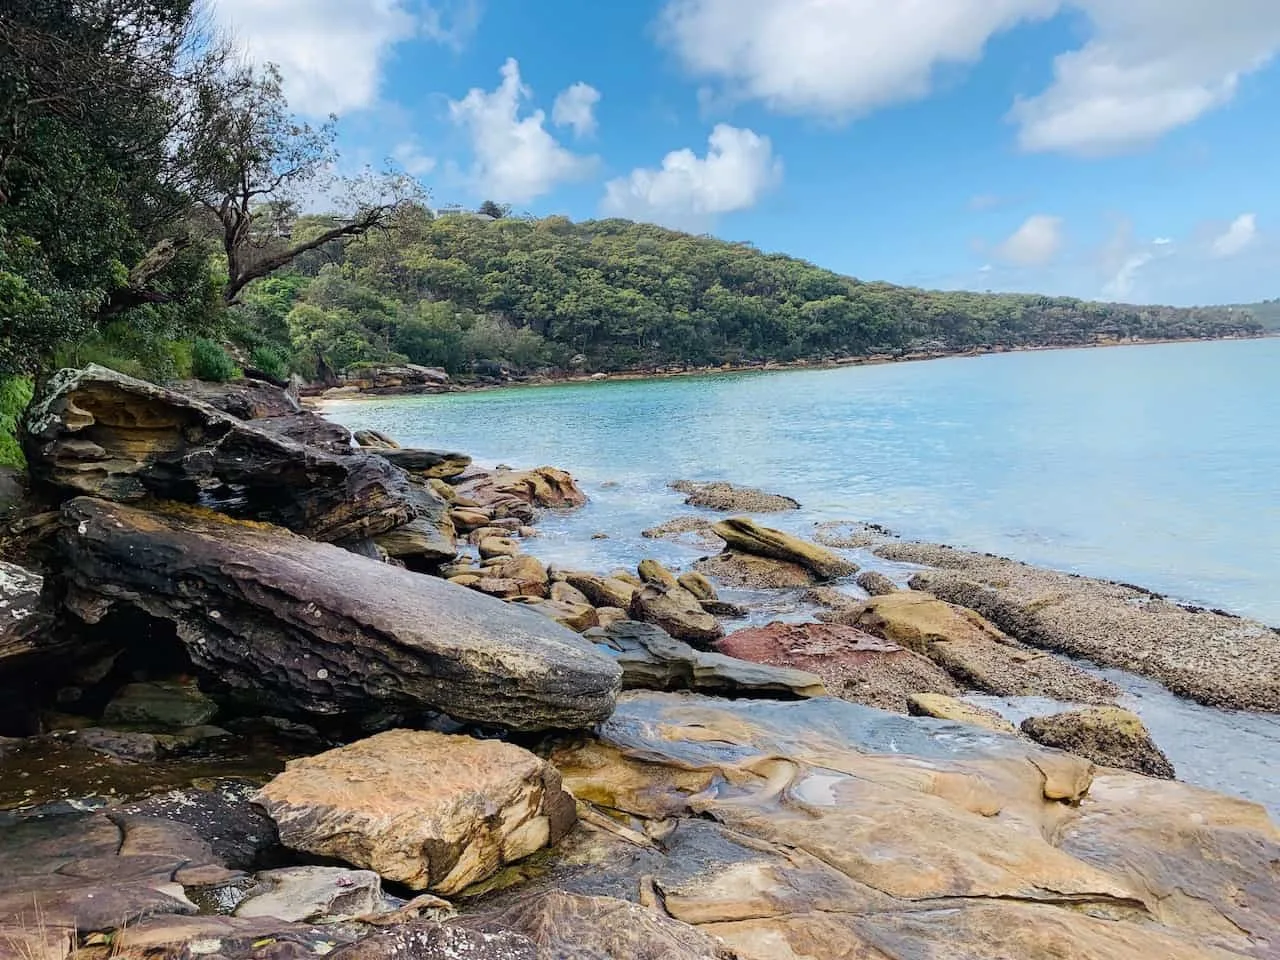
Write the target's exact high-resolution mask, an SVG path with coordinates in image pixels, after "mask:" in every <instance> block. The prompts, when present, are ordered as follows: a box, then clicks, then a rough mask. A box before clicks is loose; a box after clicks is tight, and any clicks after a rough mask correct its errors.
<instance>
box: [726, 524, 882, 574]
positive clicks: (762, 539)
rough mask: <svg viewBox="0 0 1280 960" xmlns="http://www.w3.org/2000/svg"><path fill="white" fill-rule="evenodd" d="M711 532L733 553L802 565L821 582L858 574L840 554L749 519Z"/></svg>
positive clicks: (855, 565)
mask: <svg viewBox="0 0 1280 960" xmlns="http://www.w3.org/2000/svg"><path fill="white" fill-rule="evenodd" d="M711 529H712V531H713V532H714V533H715V535H716V536H717V537H719V538H720V539H721V540H723V541H724V542H725V543H726V544H727V545H728V546H729V549H731V550H737V551H739V552H741V553H749V554H752V555H753V556H757V557H769V558H771V559H774V560H782V561H785V562H787V563H795V564H799V565H800V566H802V567H804V568H805V569H807V570H809V571H811V572H812V573H813V575H814V576H816V577H818V578H819V579H820V580H834V579H836V578H838V577H846V576H849V575H850V574H853V573H857V572H858V566H857V564H855V563H851V562H850V561H848V560H846V559H844V558H843V557H841V556H840V555H839V554H836V553H833V552H832V551H830V550H828V549H826V548H825V547H820V546H818V545H817V544H813V543H809V542H808V541H806V540H801V539H800V538H799V537H793V536H792V535H791V534H789V533H783V532H782V531H781V530H774V529H772V528H771V527H765V526H762V525H761V524H758V523H756V522H755V521H754V520H751V519H750V518H748V517H730V518H729V519H728V520H721V521H720V522H719V523H717V524H716V525H715V526H713V527H712V528H711Z"/></svg>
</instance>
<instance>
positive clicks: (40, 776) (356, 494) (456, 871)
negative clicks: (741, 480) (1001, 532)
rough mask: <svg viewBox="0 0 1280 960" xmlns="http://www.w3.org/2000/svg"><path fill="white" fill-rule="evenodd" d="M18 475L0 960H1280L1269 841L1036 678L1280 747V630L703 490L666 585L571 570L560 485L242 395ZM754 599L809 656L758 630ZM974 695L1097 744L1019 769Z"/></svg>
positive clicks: (1027, 741)
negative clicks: (553, 550) (1001, 700)
mask: <svg viewBox="0 0 1280 960" xmlns="http://www.w3.org/2000/svg"><path fill="white" fill-rule="evenodd" d="M26 433H27V436H26V442H25V448H26V451H27V456H28V460H29V463H30V467H31V471H30V472H31V478H30V488H29V490H28V491H27V492H26V493H25V495H23V496H21V497H19V498H17V499H16V500H15V501H14V502H12V503H9V504H7V505H6V509H5V513H6V516H5V530H6V533H5V536H4V538H3V543H2V545H3V548H4V560H3V562H2V564H0V690H2V691H3V693H4V696H3V698H0V735H3V739H0V769H3V771H4V773H5V775H4V776H3V777H0V875H3V876H4V877H5V879H6V883H5V884H4V885H0V958H3V960H9V958H10V957H12V958H14V960H67V958H69V957H72V956H74V957H76V958H78V960H79V958H85V957H101V958H103V960H106V958H112V957H130V958H134V957H136V958H144V957H145V958H156V957H182V958H194V957H197V956H199V957H225V958H228V960H231V958H255V960H256V958H263V960H267V958H272V960H274V958H279V960H285V958H290V960H292V958H296V957H301V956H320V955H326V956H332V957H335V958H346V960H351V958H360V960H382V958H386V960H391V958H397V960H402V958H422V960H446V958H461V957H478V958H493V960H508V958H509V960H602V958H616V960H624V958H627V960H629V958H638V960H712V958H717V960H727V958H732V957H737V958H740V960H790V958H806V960H827V958H831V960H837V958H839V960H844V958H854V957H859V958H864V957H865V958H868V960H870V958H875V960H886V958H887V960H924V958H932V957H942V956H946V957H949V958H950V957H955V958H960V960H1008V958H1011V957H1018V958H1026V960H1113V958H1114V960H1131V958H1134V957H1146V956H1150V957H1161V958H1171V960H1228V958H1243V957H1253V958H1265V957H1271V956H1277V955H1278V954H1277V952H1276V951H1277V950H1280V886H1278V885H1277V884H1276V882H1275V864H1276V863H1277V862H1280V831H1278V830H1277V828H1276V826H1275V824H1274V823H1272V821H1271V820H1270V819H1269V818H1268V816H1267V814H1266V813H1265V811H1264V810H1263V809H1262V808H1260V807H1258V806H1256V805H1254V804H1252V803H1249V802H1246V801H1244V800H1239V799H1235V798H1231V797H1227V796H1225V795H1222V794H1217V793H1214V792H1212V791H1208V790H1203V789H1200V788H1196V787H1192V786H1189V785H1187V784H1184V783H1179V782H1177V781H1175V780H1174V779H1173V778H1174V777H1175V776H1176V771H1175V770H1174V768H1173V766H1172V765H1171V764H1170V763H1169V761H1168V759H1167V758H1166V757H1165V756H1164V754H1163V753H1162V751H1161V749H1160V745H1159V744H1157V743H1156V742H1154V741H1153V740H1152V738H1151V736H1150V734H1149V733H1148V732H1147V730H1146V729H1145V728H1144V727H1143V725H1142V723H1141V721H1140V720H1139V719H1138V718H1137V717H1135V716H1134V715H1133V714H1131V713H1129V712H1128V711H1125V710H1122V709H1120V708H1119V707H1118V706H1117V705H1116V700H1117V697H1118V694H1119V691H1118V690H1117V689H1116V687H1115V686H1114V685H1112V684H1111V683H1110V682H1109V681H1107V680H1105V679H1102V678H1100V677H1098V676H1097V675H1095V674H1094V673H1091V672H1089V671H1087V670H1084V669H1082V668H1081V667H1080V666H1079V665H1078V664H1077V663H1075V662H1074V661H1073V660H1071V659H1068V658H1066V657H1063V656H1060V655H1059V654H1060V653H1065V654H1069V655H1071V656H1073V657H1085V658H1088V659H1090V660H1093V661H1095V662H1098V663H1104V664H1112V665H1116V666H1122V667H1125V668H1126V669H1129V670H1132V671H1134V672H1137V673H1142V674H1145V675H1147V676H1151V677H1154V678H1155V679H1158V680H1160V681H1161V682H1162V683H1164V684H1166V686H1168V687H1169V688H1170V689H1171V690H1174V691H1175V692H1177V693H1180V694H1182V695H1184V696H1188V697H1192V698H1194V699H1197V700H1199V701H1201V702H1203V703H1208V704H1213V705H1220V706H1230V707H1239V708H1244V709H1252V710H1260V711H1271V712H1280V665H1278V664H1277V662H1276V660H1277V657H1280V653H1278V652H1277V650H1278V648H1280V643H1278V642H1277V641H1278V640H1280V637H1278V636H1277V634H1276V632H1275V631H1273V630H1272V629H1271V628H1269V627H1265V626H1263V625H1261V624H1255V623H1252V622H1251V621H1246V620H1241V619H1239V618H1235V617H1231V616H1229V615H1226V614H1222V613H1217V612H1210V611H1201V610H1193V609H1187V608H1185V607H1179V606H1177V605H1175V604H1172V603H1169V602H1168V601H1165V600H1162V599H1160V598H1157V597H1155V596H1153V595H1151V594H1147V593H1144V592H1142V591H1139V590H1137V589H1135V588H1130V587H1124V586H1121V585H1117V584H1110V583H1106V582H1104V581H1095V580H1087V579H1085V578H1079V577H1068V576H1066V575H1063V574H1054V573H1052V572H1049V571H1043V570H1038V569H1036V568H1031V567H1027V566H1025V565H1022V564H1016V563H1014V562H1013V561H1007V560H1001V559H998V558H993V557H986V556H983V555H978V554H972V553H965V552H963V551H957V550H953V549H951V548H946V547H940V546H934V545H927V544H914V543H908V542H905V541H900V540H898V539H896V538H894V537H893V536H892V535H891V534H889V533H887V532H886V531H883V530H881V529H878V528H875V527H868V526H863V525H846V526H842V527H838V528H837V527H825V528H820V529H816V530H815V531H814V532H813V534H812V536H811V537H809V538H801V537H797V536H794V535H792V534H789V533H786V532H784V531H781V530H777V529H774V528H773V527H771V526H769V525H768V521H767V517H768V516H769V514H770V513H773V512H780V511H786V510H791V509H794V508H795V507H796V506H797V505H796V504H795V502H794V501H790V500H788V499H787V498H785V497H778V496H776V495H773V494H770V493H768V492H766V491H758V490H743V489H741V488H737V487H734V486H733V485H732V484H729V483H718V484H709V485H699V484H684V485H681V487H680V489H681V491H682V492H683V493H685V494H686V495H687V496H688V498H689V503H690V505H691V506H693V507H697V508H700V509H703V510H707V511H719V512H718V514H710V515H708V514H699V515H696V516H695V515H690V517H689V518H680V522H675V523H672V524H665V525H663V527H662V528H655V529H654V530H652V531H646V536H649V535H652V536H653V537H673V538H680V539H681V542H691V543H695V544H698V545H700V546H703V547H705V549H706V556H705V557H703V558H702V559H701V560H698V561H697V562H695V563H691V564H690V565H688V566H687V567H686V568H681V569H671V568H669V567H666V566H664V565H662V564H660V563H658V562H657V561H655V560H654V559H652V558H651V557H645V556H637V557H635V558H634V566H632V567H629V568H628V569H617V570H575V569H566V568H561V567H558V566H556V565H554V564H546V563H544V562H543V561H541V560H539V559H538V558H537V556H536V555H535V554H536V552H537V551H536V549H534V547H536V544H537V539H536V538H537V534H538V531H537V523H538V520H539V518H540V516H542V515H543V514H544V512H545V511H548V510H573V509H576V508H578V507H580V506H581V505H582V504H584V503H585V502H586V495H585V493H584V492H583V491H582V490H581V489H580V488H579V487H578V485H577V484H576V483H575V481H574V480H573V478H572V477H571V476H569V475H568V474H567V473H565V472H564V471H561V470H557V469H555V468H552V467H545V466H544V467H536V468H533V469H527V470H510V469H499V470H494V471H485V470H479V469H477V468H475V467H474V466H473V465H472V463H471V461H470V458H469V457H467V456H466V455H465V454H463V453H458V452H454V451H432V450H405V449H402V448H400V447H399V445H398V444H397V443H396V442H395V439H394V438H392V437H388V436H383V435H380V434H374V433H370V432H361V433H357V434H356V435H354V436H353V435H352V434H350V433H349V432H348V431H346V430H345V429H344V428H342V427H340V426H338V425H336V424H333V423H331V422H329V421H326V420H324V419H323V418H322V417H320V416H318V415H316V414H314V413H310V412H307V411H306V410H304V409H303V408H302V407H301V405H300V404H299V402H298V399H297V397H296V396H294V395H292V394H290V393H289V392H288V391H286V390H284V389H280V388H276V387H273V386H271V385H268V384H263V383H259V382H253V381H244V382H238V383H233V384H230V385H225V386H214V385H208V384H204V385H197V384H176V385H173V386H172V387H169V388H166V387H160V386H156V385H153V384H147V383H143V382H140V381H136V380H132V379H131V378H128V377H124V376H121V375H119V374H116V373H113V372H111V371H108V370H104V369H102V368H97V367H89V368H86V369H84V370H80V371H66V372H64V373H62V374H60V375H58V376H57V377H55V378H54V379H53V380H52V381H51V382H50V383H49V384H48V385H47V387H46V389H45V391H44V393H43V394H42V395H41V396H40V397H39V398H37V401H36V403H35V404H34V405H33V407H32V409H31V411H30V413H29V415H28V422H27V425H26ZM673 479H674V478H673ZM851 549H857V550H860V551H871V552H872V553H873V554H874V555H875V556H877V557H882V558H885V559H886V560H892V561H894V562H895V563H898V564H905V565H910V567H909V569H911V570H912V571H913V572H912V573H911V574H910V575H909V576H908V577H907V578H906V582H904V579H903V578H902V577H898V578H891V577H886V576H885V575H884V574H883V573H881V572H879V571H877V570H863V571H859V569H858V566H857V564H856V563H855V562H853V560H852V559H851V556H850V553H849V551H850V550H851ZM904 569H907V568H906V567H904ZM735 587H749V588H750V589H751V590H752V591H757V592H759V594H758V595H771V596H772V595H787V596H797V597H801V598H803V600H804V602H805V603H806V604H808V605H809V607H810V608H811V609H812V610H813V611H814V612H815V616H814V617H812V618H810V619H809V620H808V621H807V622H803V623H768V624H758V625H753V626H744V623H745V616H746V615H747V614H748V613H750V611H749V610H745V609H742V607H741V604H740V603H739V602H738V597H737V595H736V594H735V593H734V592H733V591H734V588H735ZM751 595H752V596H755V595H757V593H753V594H751ZM974 692H981V693H987V694H997V695H1000V696H1027V697H1045V698H1052V699H1055V700H1059V701H1070V702H1072V703H1076V704H1080V705H1081V706H1079V707H1077V708H1073V709H1071V710H1068V711H1065V712H1058V713H1056V714H1054V715H1051V716H1038V717H1033V718H1031V719H1029V720H1027V721H1026V722H1024V723H1023V724H1021V727H1020V728H1018V727H1014V726H1013V725H1012V724H1010V723H1008V722H1007V721H1005V720H1004V719H1003V718H1001V717H1000V716H998V715H995V714H992V713H991V712H989V711H984V710H982V709H981V708H978V707H975V706H974V705H972V704H970V703H967V702H966V701H965V700H964V697H965V696H966V695H967V694H970V693H974Z"/></svg>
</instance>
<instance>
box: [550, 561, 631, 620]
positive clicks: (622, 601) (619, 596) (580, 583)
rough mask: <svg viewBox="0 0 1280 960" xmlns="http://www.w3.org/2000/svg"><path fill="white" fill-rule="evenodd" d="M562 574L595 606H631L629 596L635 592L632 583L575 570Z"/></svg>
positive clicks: (625, 607)
mask: <svg viewBox="0 0 1280 960" xmlns="http://www.w3.org/2000/svg"><path fill="white" fill-rule="evenodd" d="M562 576H563V577H564V581H565V583H567V584H569V586H571V587H573V588H574V589H575V590H577V591H579V592H580V593H582V594H583V595H584V596H585V597H586V598H587V600H588V601H589V602H590V603H592V604H594V605H595V606H597V607H620V608H621V609H623V610H626V609H628V608H629V607H630V606H631V598H632V597H633V596H634V595H635V592H636V588H635V585H634V584H632V583H629V582H627V581H626V580H621V579H619V578H618V577H602V576H599V575H598V574H594V573H582V572H579V571H576V570H569V571H565V572H564V573H563V574H562Z"/></svg>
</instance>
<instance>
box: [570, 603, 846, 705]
mask: <svg viewBox="0 0 1280 960" xmlns="http://www.w3.org/2000/svg"><path fill="white" fill-rule="evenodd" d="M587 638H588V639H591V640H594V641H596V642H597V643H599V644H600V645H601V647H602V648H604V649H606V650H608V651H609V652H610V653H611V654H612V655H613V656H614V657H616V659H617V661H618V665H619V666H620V667H622V686H623V688H624V689H630V690H696V691H697V692H699V693H707V694H711V695H720V696H728V697H768V698H774V699H779V700H791V699H801V698H804V697H821V696H824V695H825V694H826V693H827V690H826V687H824V686H823V683H822V680H820V679H819V678H818V677H816V676H815V675H814V674H812V673H806V672H805V671H803V670H790V669H787V668H784V667H774V666H766V665H762V664H758V663H751V662H749V661H747V660H743V659H737V658H735V657H727V656H725V655H724V654H720V653H707V652H705V651H702V650H695V649H694V648H693V647H691V646H689V644H687V643H681V642H680V641H679V640H677V639H675V638H674V637H672V636H671V635H670V634H668V633H667V632H666V631H665V630H663V629H662V628H661V627H657V626H654V625H653V624H650V623H640V622H638V621H634V620H623V621H621V622H620V623H614V624H611V625H610V626H608V627H606V628H603V629H600V630H591V631H589V632H588V633H587Z"/></svg>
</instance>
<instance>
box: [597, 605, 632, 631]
mask: <svg viewBox="0 0 1280 960" xmlns="http://www.w3.org/2000/svg"><path fill="white" fill-rule="evenodd" d="M596 619H597V620H598V621H599V623H600V626H601V627H602V628H604V629H608V628H609V627H611V626H613V625H614V624H615V623H620V622H622V621H623V620H630V619H631V614H629V613H628V612H627V611H626V610H623V609H621V608H619V607H596Z"/></svg>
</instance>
